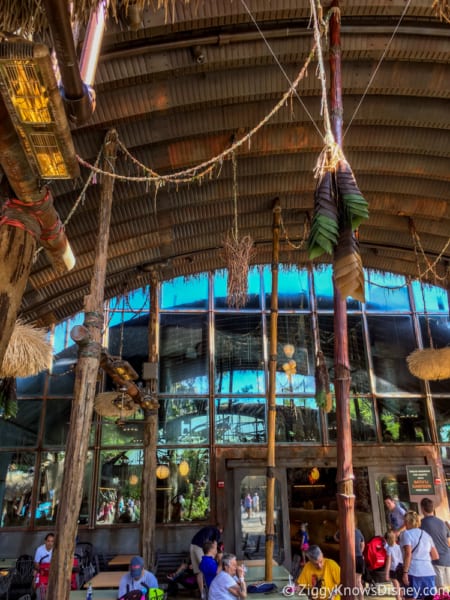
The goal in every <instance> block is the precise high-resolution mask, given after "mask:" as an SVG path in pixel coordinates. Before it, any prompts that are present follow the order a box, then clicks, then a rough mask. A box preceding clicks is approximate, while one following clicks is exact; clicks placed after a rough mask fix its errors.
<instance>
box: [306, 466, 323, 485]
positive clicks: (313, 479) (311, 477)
mask: <svg viewBox="0 0 450 600" xmlns="http://www.w3.org/2000/svg"><path fill="white" fill-rule="evenodd" d="M319 478H320V472H319V469H318V468H317V467H313V468H312V469H311V470H310V471H309V473H308V481H309V483H310V484H312V485H314V484H315V483H317V482H318V481H319Z"/></svg>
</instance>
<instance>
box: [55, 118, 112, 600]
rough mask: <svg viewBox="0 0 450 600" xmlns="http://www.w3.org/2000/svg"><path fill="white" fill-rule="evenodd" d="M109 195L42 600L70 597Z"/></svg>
mask: <svg viewBox="0 0 450 600" xmlns="http://www.w3.org/2000/svg"><path fill="white" fill-rule="evenodd" d="M116 150H117V133H116V132H115V131H114V130H110V131H109V132H108V133H107V135H106V138H105V143H104V165H103V169H104V170H106V171H109V172H112V171H113V169H114V165H115V160H116ZM113 189H114V179H113V178H112V177H105V178H104V179H103V181H102V190H101V197H100V207H99V227H98V237H97V248H96V252H95V262H94V269H93V275H92V278H91V287H90V295H89V296H86V297H85V300H84V309H85V318H84V325H85V327H86V330H87V333H88V335H87V336H86V338H85V339H83V340H81V341H80V342H79V343H78V362H77V366H76V371H75V386H74V398H73V401H72V410H71V415H70V429H69V434H68V438H67V445H66V462H65V465H64V475H63V482H62V485H61V496H60V500H59V506H58V514H57V518H56V539H55V547H54V549H53V554H52V561H51V567H50V577H49V582H48V590H47V598H54V599H56V598H58V600H69V595H70V579H71V574H72V563H73V554H74V549H75V538H76V535H77V523H78V515H79V512H80V507H81V500H82V493H83V482H84V471H85V465H86V456H87V449H88V443H89V433H90V431H91V424H92V415H93V411H94V398H95V392H96V382H97V377H98V369H99V364H100V351H101V329H102V327H103V302H104V288H105V278H106V264H107V258H108V241H109V227H110V220H111V206H112V198H113Z"/></svg>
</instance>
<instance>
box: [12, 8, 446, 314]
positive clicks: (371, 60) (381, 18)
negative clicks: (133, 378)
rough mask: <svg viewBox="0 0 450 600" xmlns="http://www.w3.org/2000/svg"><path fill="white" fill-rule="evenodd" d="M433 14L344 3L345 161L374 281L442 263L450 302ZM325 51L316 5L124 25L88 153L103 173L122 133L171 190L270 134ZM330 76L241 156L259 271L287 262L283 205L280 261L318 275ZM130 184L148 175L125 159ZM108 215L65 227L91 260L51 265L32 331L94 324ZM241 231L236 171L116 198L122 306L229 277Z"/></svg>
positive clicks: (120, 167) (86, 207) (92, 211)
mask: <svg viewBox="0 0 450 600" xmlns="http://www.w3.org/2000/svg"><path fill="white" fill-rule="evenodd" d="M431 5H432V1H431V0H411V1H410V2H405V0H371V1H370V2H367V0H360V1H358V0H345V1H344V0H343V1H342V2H341V39H342V92H343V105H344V131H345V136H344V141H343V149H344V153H345V155H346V157H347V159H348V161H349V163H350V164H351V166H352V168H353V171H354V173H355V176H356V179H357V182H358V185H359V188H360V189H361V191H362V192H363V194H364V196H365V198H366V199H367V201H368V203H369V211H370V218H369V220H368V221H366V222H365V223H363V224H362V225H361V227H360V229H359V240H360V251H361V257H362V262H363V265H364V267H366V268H371V269H379V270H390V271H394V272H398V273H402V274H406V275H411V276H413V277H415V276H417V273H418V262H419V267H420V270H421V271H426V267H427V261H428V263H430V264H431V266H432V268H431V269H429V270H428V272H427V278H431V279H433V277H435V276H436V275H437V277H438V279H437V280H436V283H438V284H439V285H443V286H447V287H448V260H449V259H450V248H449V247H448V242H449V236H450V210H449V202H450V103H449V96H450V66H449V65H450V25H449V24H447V23H445V22H440V21H439V19H438V18H437V17H436V16H435V15H434V14H433V12H432V8H431ZM405 7H407V10H406V12H405V14H403V12H404V11H405ZM247 9H248V10H247ZM249 13H250V14H249ZM81 41H82V40H80V43H81ZM312 44H313V33H312V29H311V28H310V2H309V1H308V0H246V1H245V2H244V0H233V1H229V0H204V1H203V0H198V1H197V2H193V1H192V0H191V2H190V3H188V4H187V5H185V4H184V3H183V2H180V1H178V2H175V12H174V14H171V17H170V18H169V19H168V20H166V19H165V15H164V10H163V9H161V10H158V11H155V10H152V9H151V8H146V9H145V11H144V13H143V15H142V22H141V25H140V26H139V28H138V29H137V30H136V31H132V30H130V29H129V28H128V27H127V26H126V21H125V20H123V21H120V22H118V23H114V22H113V20H111V19H110V20H109V21H108V26H107V30H106V33H105V37H104V40H103V46H102V52H101V57H100V61H99V65H98V70H97V76H96V81H95V91H96V96H97V107H96V111H95V112H94V114H93V116H92V118H91V120H90V121H89V122H88V123H87V124H86V125H84V126H82V127H78V128H76V127H74V128H73V129H72V136H73V140H74V144H75V148H76V151H77V153H78V155H79V156H80V157H82V159H83V160H85V161H88V162H90V163H94V162H95V159H96V156H97V154H98V152H99V151H100V148H101V147H102V143H103V140H104V138H105V134H106V132H107V131H108V129H110V128H114V129H116V130H117V132H118V135H119V139H120V140H121V142H122V143H123V145H124V146H125V147H126V148H127V150H128V151H129V152H130V153H131V155H132V156H133V157H135V158H136V159H137V160H138V161H140V162H141V163H143V164H144V165H147V166H148V167H151V168H152V169H153V170H154V171H156V172H157V173H159V174H167V173H173V172H175V171H179V170H184V169H186V168H189V167H192V166H195V165H198V164H200V163H202V162H204V161H207V160H208V159H210V158H212V157H215V156H218V155H220V153H221V152H223V151H224V150H225V149H227V148H229V147H230V146H231V144H232V143H233V142H236V141H237V140H239V139H241V138H242V137H244V136H245V135H247V134H248V132H250V131H251V130H252V129H253V128H255V127H256V126H257V125H258V124H259V123H261V122H262V121H263V120H264V119H265V117H266V115H268V114H269V113H270V112H271V110H272V109H273V108H274V107H275V106H276V104H277V103H278V102H279V100H280V99H281V98H282V96H283V94H284V93H285V92H286V91H287V90H288V88H289V85H290V84H289V81H293V80H294V79H295V78H296V77H297V75H298V73H299V72H300V70H301V68H302V66H303V64H304V63H305V60H306V58H307V56H308V54H309V52H310V50H311V48H312ZM196 47H199V48H196ZM194 48H195V50H194ZM325 52H326V53H327V52H328V49H325ZM199 54H200V55H201V57H200V59H199ZM325 58H326V59H327V56H326V55H325ZM327 63H328V61H327V60H326V67H327V70H328V66H327ZM316 65H317V63H316V61H315V59H314V60H313V62H312V63H311V65H310V66H309V68H308V70H307V75H306V77H305V78H304V79H302V80H301V81H300V84H299V86H298V88H297V89H298V96H294V97H293V99H292V101H288V102H286V103H285V104H284V105H283V106H282V107H281V109H280V110H278V111H277V112H276V113H275V114H274V116H273V117H272V118H271V119H269V120H268V121H267V122H266V123H264V125H263V126H262V127H261V128H260V129H259V131H258V132H257V133H256V134H255V135H253V136H252V137H251V140H250V142H249V143H245V144H243V145H242V146H240V147H239V149H238V150H237V152H236V166H237V177H236V182H237V206H238V226H239V232H240V234H241V235H244V234H250V235H251V236H252V237H253V239H254V241H255V247H256V254H255V257H254V262H255V263H256V262H269V263H270V262H271V252H272V220H273V205H274V199H275V198H279V201H280V204H281V208H282V221H283V227H282V235H281V248H280V252H281V254H280V257H281V261H282V262H288V263H295V264H305V263H307V261H308V257H307V252H306V250H305V246H304V244H302V240H304V237H305V234H307V232H308V228H309V223H310V221H311V218H312V214H313V193H314V188H315V179H314V176H313V170H314V166H315V164H316V161H317V158H318V156H319V153H320V151H321V150H322V148H323V138H322V133H323V123H322V117H321V96H320V93H321V89H320V81H319V78H318V77H317V72H316ZM116 172H117V173H121V174H124V175H126V176H131V175H142V173H143V172H142V170H140V169H137V170H136V168H135V166H134V165H133V163H132V162H131V161H130V160H129V159H127V157H126V154H125V153H124V152H123V150H120V151H119V156H118V160H117V163H116ZM88 174H89V169H87V168H85V167H82V177H81V179H80V180H79V181H76V182H75V184H74V182H71V181H55V182H53V183H52V184H51V189H52V192H53V195H54V197H55V206H56V209H57V211H58V213H59V215H60V216H61V219H62V220H63V221H64V220H65V219H66V218H67V216H68V215H69V213H70V211H71V209H72V207H73V205H74V203H75V201H76V199H77V198H78V196H79V194H80V192H81V190H82V188H83V184H84V182H85V181H86V179H87V177H88ZM99 198H100V185H98V184H97V185H95V184H94V185H90V186H89V187H88V189H87V191H86V196H85V199H84V202H83V203H80V204H79V206H78V208H77V210H76V211H75V213H74V215H73V216H72V217H71V219H70V221H69V223H68V224H67V227H66V232H67V236H68V238H69V241H70V243H71V246H72V248H73V250H74V254H75V256H76V259H77V262H76V266H75V268H74V269H73V270H72V271H71V272H69V273H67V274H64V275H58V274H57V273H56V272H55V271H54V270H53V268H52V266H51V264H50V263H49V261H48V259H47V257H46V256H45V254H44V253H40V254H39V256H38V260H37V261H36V263H35V264H34V266H33V269H32V273H31V275H30V278H29V283H28V286H27V289H26V292H25V294H24V297H23V305H22V312H23V315H24V316H25V318H26V319H27V320H32V321H35V322H38V323H50V322H52V321H59V320H61V319H63V318H64V317H66V316H70V315H71V314H74V313H75V312H77V311H79V310H81V309H82V306H83V298H84V296H85V295H86V294H87V293H88V291H89V284H90V280H91V277H92V266H93V259H94V252H95V240H96V234H97V226H98V223H97V218H98V217H97V211H98V203H99ZM233 224H234V185H233V169H232V161H231V160H230V159H229V157H228V159H226V160H224V161H223V163H222V164H221V165H220V168H217V169H215V170H214V172H213V175H212V177H211V178H205V179H204V180H203V181H201V182H199V181H193V182H191V183H189V184H180V185H179V186H176V185H174V184H168V185H166V186H164V187H161V188H160V189H158V193H157V194H155V190H154V187H153V186H149V185H148V184H145V183H136V182H132V181H120V180H119V181H116V182H115V187H114V201H113V214H112V223H111V234H110V245H109V260H108V269H107V281H106V288H105V295H106V297H112V296H114V295H116V294H120V293H122V292H123V291H124V290H126V289H132V288H135V287H139V286H141V285H145V284H147V283H148V281H149V277H150V275H151V273H152V272H153V273H155V274H156V276H157V277H158V278H159V279H161V280H164V279H168V278H171V277H174V276H179V275H186V274H191V273H196V272H200V271H204V270H212V269H216V268H222V267H224V259H223V251H222V246H223V244H222V240H223V238H224V236H225V234H226V233H227V232H228V231H230V230H231V229H232V227H233ZM413 231H416V232H417V238H416V240H419V242H420V243H418V242H417V241H416V243H414V241H413V235H412V232H413ZM422 249H423V252H424V254H425V256H424V255H423V254H422ZM329 258H330V257H328V259H329ZM325 260H327V258H325Z"/></svg>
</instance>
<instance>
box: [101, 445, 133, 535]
mask: <svg viewBox="0 0 450 600" xmlns="http://www.w3.org/2000/svg"><path fill="white" fill-rule="evenodd" d="M143 460H144V453H143V450H125V451H122V452H119V451H117V450H103V451H102V452H101V453H100V461H101V465H100V486H99V489H98V497H97V517H96V523H97V525H111V524H112V523H137V522H139V519H140V498H141V479H142V463H143Z"/></svg>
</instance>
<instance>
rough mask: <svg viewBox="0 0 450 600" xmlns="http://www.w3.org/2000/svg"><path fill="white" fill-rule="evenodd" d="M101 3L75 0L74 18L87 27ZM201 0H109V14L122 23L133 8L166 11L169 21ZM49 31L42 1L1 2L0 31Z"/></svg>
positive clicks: (96, 0) (13, 0)
mask: <svg viewBox="0 0 450 600" xmlns="http://www.w3.org/2000/svg"><path fill="white" fill-rule="evenodd" d="M100 1H101V0H73V3H72V4H73V11H72V18H73V19H74V21H76V22H78V23H82V24H84V25H85V24H86V23H87V22H88V20H89V17H90V16H91V13H92V11H93V10H95V9H96V8H97V6H98V5H99V4H100ZM199 3H200V0H109V12H110V14H111V16H112V18H113V19H115V20H118V16H119V10H120V9H123V10H124V12H125V14H128V10H129V8H130V7H132V8H133V9H134V8H136V9H137V10H139V11H141V10H142V9H144V8H146V7H150V8H152V9H153V10H160V9H162V8H163V9H164V14H165V19H166V21H169V20H171V19H174V16H175V6H176V4H192V5H193V7H194V9H196V8H197V7H198V5H199ZM47 29H48V23H47V18H46V15H45V10H44V7H43V4H42V2H36V0H1V2H0V31H9V32H14V31H18V30H20V32H21V35H23V36H26V35H28V34H33V33H35V32H38V33H41V34H42V33H43V32H45V31H46V30H47Z"/></svg>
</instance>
